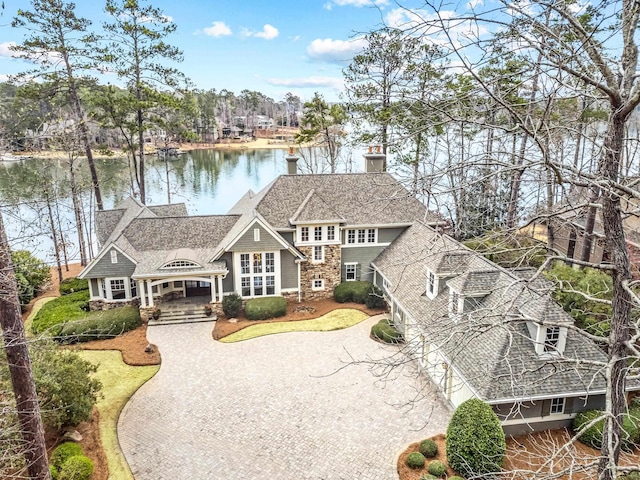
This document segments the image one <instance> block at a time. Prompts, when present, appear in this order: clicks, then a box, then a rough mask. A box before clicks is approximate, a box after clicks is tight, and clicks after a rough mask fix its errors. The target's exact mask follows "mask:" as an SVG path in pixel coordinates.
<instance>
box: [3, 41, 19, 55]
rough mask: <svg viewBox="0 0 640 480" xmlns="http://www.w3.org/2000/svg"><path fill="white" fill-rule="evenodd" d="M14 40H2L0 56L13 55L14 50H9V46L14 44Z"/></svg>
mask: <svg viewBox="0 0 640 480" xmlns="http://www.w3.org/2000/svg"><path fill="white" fill-rule="evenodd" d="M15 45H16V42H3V43H0V57H6V58H12V57H14V56H15V52H13V51H12V50H11V47H13V46H15Z"/></svg>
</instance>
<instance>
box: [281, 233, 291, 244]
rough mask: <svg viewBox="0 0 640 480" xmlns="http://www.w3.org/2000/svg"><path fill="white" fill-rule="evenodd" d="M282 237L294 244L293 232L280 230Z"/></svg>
mask: <svg viewBox="0 0 640 480" xmlns="http://www.w3.org/2000/svg"><path fill="white" fill-rule="evenodd" d="M278 233H279V234H280V236H281V237H282V238H284V239H285V240H286V241H287V242H289V243H290V244H291V245H293V232H278Z"/></svg>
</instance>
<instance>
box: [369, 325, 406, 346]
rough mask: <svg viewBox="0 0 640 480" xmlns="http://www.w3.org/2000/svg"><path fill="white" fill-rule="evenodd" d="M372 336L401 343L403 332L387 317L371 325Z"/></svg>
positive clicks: (389, 341) (386, 341) (388, 341)
mask: <svg viewBox="0 0 640 480" xmlns="http://www.w3.org/2000/svg"><path fill="white" fill-rule="evenodd" d="M371 336H372V337H375V338H377V339H378V340H380V341H383V342H385V343H400V342H402V340H403V339H402V334H401V333H400V332H399V331H398V330H396V328H395V327H394V326H393V325H391V324H389V321H388V320H386V319H382V320H380V321H379V322H378V323H376V324H375V325H373V326H372V327H371Z"/></svg>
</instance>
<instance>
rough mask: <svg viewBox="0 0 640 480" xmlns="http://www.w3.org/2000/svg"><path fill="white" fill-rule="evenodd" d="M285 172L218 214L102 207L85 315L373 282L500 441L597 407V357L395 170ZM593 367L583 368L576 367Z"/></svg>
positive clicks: (449, 388) (448, 391) (444, 381)
mask: <svg viewBox="0 0 640 480" xmlns="http://www.w3.org/2000/svg"><path fill="white" fill-rule="evenodd" d="M297 160H298V159H297V157H296V156H295V155H293V152H292V151H291V152H290V154H289V156H288V157H287V162H288V174H286V175H281V176H279V177H277V178H276V179H275V180H273V182H271V183H270V184H269V185H267V186H266V187H265V188H263V189H262V190H261V191H260V192H257V193H254V192H252V191H249V192H247V193H246V194H245V195H244V196H243V197H242V198H241V199H240V200H239V201H238V202H237V203H236V205H234V206H233V207H232V208H231V209H230V210H229V212H228V213H227V214H226V215H208V216H188V215H187V212H186V209H185V207H184V205H182V204H177V205H163V206H145V205H142V204H140V203H139V202H138V201H136V200H135V199H132V198H129V199H127V200H125V201H124V202H122V203H121V204H120V205H118V207H117V208H115V209H113V210H106V211H102V212H98V213H97V216H96V233H97V238H98V241H99V243H100V246H101V250H100V254H99V255H98V256H97V257H96V258H95V259H94V260H93V261H92V262H91V263H90V264H89V265H88V266H87V267H86V268H85V269H84V270H83V272H82V273H81V274H80V277H81V278H86V279H88V280H89V286H90V292H91V300H90V305H91V308H93V309H106V308H112V307H114V306H118V305H122V304H130V303H133V304H139V305H140V308H141V311H142V312H143V314H145V315H149V314H150V312H151V310H152V308H153V307H154V305H156V304H157V302H158V301H159V300H162V301H170V300H171V299H175V298H180V297H202V298H203V302H211V303H213V304H214V306H219V305H220V303H221V301H222V299H223V297H224V295H227V294H229V293H232V292H236V293H238V294H240V295H241V296H242V297H243V298H247V299H248V298H258V297H265V296H277V295H280V296H284V297H287V298H289V299H291V300H292V301H302V300H312V299H317V298H325V297H330V296H332V293H333V289H334V287H335V286H336V285H337V284H338V283H340V282H343V281H355V280H368V281H372V282H374V283H375V284H376V285H378V286H379V287H380V288H381V289H382V291H383V293H384V295H385V298H386V299H387V301H388V304H389V306H390V309H391V316H392V320H393V322H394V323H395V324H396V326H397V327H398V328H399V329H400V330H402V332H403V333H404V335H405V338H406V340H407V345H408V347H409V350H410V352H411V354H412V355H413V356H414V357H415V358H416V360H417V361H418V362H419V365H420V366H421V369H422V370H423V371H424V372H425V373H426V374H428V375H429V376H430V377H431V378H432V379H433V381H434V382H435V383H436V384H437V385H439V387H440V389H441V391H442V394H443V395H444V396H445V397H446V399H447V400H448V401H449V402H450V403H451V405H452V406H454V407H456V406H458V405H459V404H460V403H462V402H463V401H464V400H466V399H468V398H471V397H478V398H480V399H482V400H484V401H486V402H488V403H490V404H491V405H492V406H493V408H494V410H495V411H496V413H497V414H498V415H499V417H500V418H501V420H502V422H503V425H504V428H505V431H506V432H507V433H508V434H518V433H523V432H525V431H530V430H542V429H548V428H555V427H559V426H564V425H566V424H567V423H568V422H570V421H571V419H572V418H573V417H574V416H575V414H576V412H578V411H581V410H585V409H592V408H600V407H602V406H603V405H604V385H605V383H604V377H603V374H602V372H601V371H599V370H598V369H597V367H596V366H595V365H594V363H592V362H591V361H599V360H602V361H604V360H605V357H604V354H603V353H602V351H601V350H600V349H599V348H598V347H597V346H596V345H595V344H594V343H593V342H592V341H591V340H589V339H588V338H587V337H586V336H585V335H583V334H581V332H580V331H579V330H577V329H574V328H572V327H573V321H572V319H571V317H569V316H568V315H567V314H566V313H565V312H564V311H563V310H562V309H561V308H560V307H559V306H558V305H557V304H556V303H554V302H553V301H552V299H551V297H550V295H549V291H550V286H549V284H548V283H547V282H546V281H545V280H544V279H542V278H539V277H538V276H536V275H535V272H534V273H532V272H531V271H529V270H526V269H525V270H523V269H518V270H512V271H510V270H505V269H504V268H501V267H499V266H497V265H495V264H493V263H492V262H490V261H489V260H487V259H485V258H484V257H482V256H480V255H478V254H477V253H475V252H473V251H471V250H469V249H467V248H466V247H464V246H463V245H461V244H459V243H458V242H456V241H455V240H453V239H452V238H450V237H448V236H447V235H444V234H442V233H441V232H439V231H437V230H436V227H437V226H438V225H440V224H441V223H442V222H441V221H440V220H439V217H437V216H436V215H434V214H432V213H430V212H428V211H427V210H426V208H425V207H424V205H423V204H422V203H420V202H419V201H418V200H416V199H415V198H414V197H413V196H412V195H411V194H410V193H409V192H408V191H407V189H406V188H404V187H403V186H402V184H401V183H400V182H398V181H397V180H396V179H395V178H394V177H393V176H391V175H389V174H388V173H382V172H381V167H382V162H383V161H384V155H382V154H380V153H373V152H372V151H370V153H369V154H367V155H365V164H366V168H365V172H364V173H352V174H321V175H317V174H309V175H300V174H298V173H297ZM584 359H587V360H589V361H590V362H584V361H582V362H581V360H584Z"/></svg>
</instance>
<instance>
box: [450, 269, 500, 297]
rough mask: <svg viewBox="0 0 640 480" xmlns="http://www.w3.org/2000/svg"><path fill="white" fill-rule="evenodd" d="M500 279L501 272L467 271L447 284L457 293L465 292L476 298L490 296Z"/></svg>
mask: <svg viewBox="0 0 640 480" xmlns="http://www.w3.org/2000/svg"><path fill="white" fill-rule="evenodd" d="M499 277H500V271H499V270H497V269H496V270H478V271H473V270H472V271H467V272H464V273H463V274H462V275H457V276H456V277H454V278H453V279H451V280H449V281H448V282H447V285H448V286H449V287H450V288H453V289H454V290H455V291H456V292H464V294H465V295H468V296H470V297H475V296H477V295H487V294H489V293H490V292H491V291H492V290H493V289H494V288H495V285H496V282H497V281H498V278H499Z"/></svg>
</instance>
